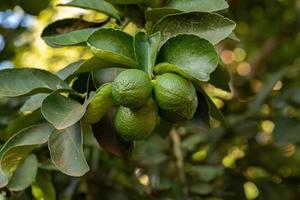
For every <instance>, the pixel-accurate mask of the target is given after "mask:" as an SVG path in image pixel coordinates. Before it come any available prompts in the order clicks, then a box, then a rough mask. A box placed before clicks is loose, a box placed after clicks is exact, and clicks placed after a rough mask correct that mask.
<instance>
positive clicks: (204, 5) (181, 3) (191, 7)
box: [146, 0, 228, 21]
mask: <svg viewBox="0 0 300 200" xmlns="http://www.w3.org/2000/svg"><path fill="white" fill-rule="evenodd" d="M226 8H228V3H227V2H226V1H225V0H209V1H207V0H189V1H186V0H171V1H168V3H167V4H165V5H164V7H162V8H154V9H149V10H147V11H146V19H147V20H150V21H156V20H159V19H160V18H162V17H164V16H166V15H169V14H174V13H179V12H215V11H219V10H224V9H226Z"/></svg>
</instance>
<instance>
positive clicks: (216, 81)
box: [209, 64, 230, 92]
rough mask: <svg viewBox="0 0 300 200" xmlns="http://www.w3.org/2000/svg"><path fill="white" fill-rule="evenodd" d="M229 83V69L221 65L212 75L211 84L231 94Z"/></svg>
mask: <svg viewBox="0 0 300 200" xmlns="http://www.w3.org/2000/svg"><path fill="white" fill-rule="evenodd" d="M229 82H230V73H229V71H228V69H227V68H226V67H225V66H224V65H222V64H219V65H218V67H217V69H216V70H215V71H214V72H212V73H211V76H210V80H209V83H210V84H212V85H214V86H215V87H217V88H220V89H222V90H225V91H228V92H230V87H229Z"/></svg>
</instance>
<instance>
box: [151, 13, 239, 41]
mask: <svg viewBox="0 0 300 200" xmlns="http://www.w3.org/2000/svg"><path fill="white" fill-rule="evenodd" d="M235 26H236V25H235V23H234V22H233V21H231V20H230V19H227V18H225V17H223V16H221V15H219V14H216V13H204V12H190V13H180V14H172V15H168V16H166V17H164V18H162V19H161V20H159V21H158V22H157V23H156V24H155V25H154V27H153V29H152V33H155V32H157V31H160V32H161V34H162V35H161V36H162V37H161V44H163V43H165V42H166V41H167V40H168V39H169V38H171V37H174V36H176V35H179V34H194V35H197V36H199V37H201V38H204V39H206V40H208V41H209V42H210V43H212V44H217V43H219V42H220V41H221V40H223V39H225V38H226V37H227V36H228V35H229V34H230V33H231V32H232V31H233V30H234V28H235Z"/></svg>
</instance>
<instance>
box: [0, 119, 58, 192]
mask: <svg viewBox="0 0 300 200" xmlns="http://www.w3.org/2000/svg"><path fill="white" fill-rule="evenodd" d="M52 130H53V128H52V126H50V125H49V124H46V123H45V124H38V125H33V126H30V127H28V128H25V129H23V130H21V131H20V132H18V133H17V134H15V135H14V136H13V137H11V138H10V139H9V140H8V141H7V142H6V143H5V145H4V146H3V147H2V148H1V150H0V166H1V173H0V176H1V177H0V181H1V182H0V187H3V186H5V185H6V184H7V183H8V180H9V178H10V177H11V176H12V173H13V172H14V171H15V170H16V168H17V166H18V165H19V164H20V163H21V162H22V161H23V160H24V158H25V157H26V156H27V155H28V154H29V153H30V152H31V151H32V150H34V149H35V148H36V147H38V146H39V145H41V144H43V143H45V142H47V141H48V138H49V136H50V133H51V132H52Z"/></svg>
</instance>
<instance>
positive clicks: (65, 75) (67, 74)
mask: <svg viewBox="0 0 300 200" xmlns="http://www.w3.org/2000/svg"><path fill="white" fill-rule="evenodd" d="M83 62H84V60H78V61H76V62H73V63H71V64H69V65H67V66H66V67H64V68H63V69H61V70H59V71H58V72H57V73H56V75H57V76H58V77H59V78H61V79H62V80H66V81H67V82H68V80H69V79H71V78H72V76H74V74H75V72H76V71H77V70H78V69H79V68H80V66H81V65H82V64H83Z"/></svg>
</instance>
